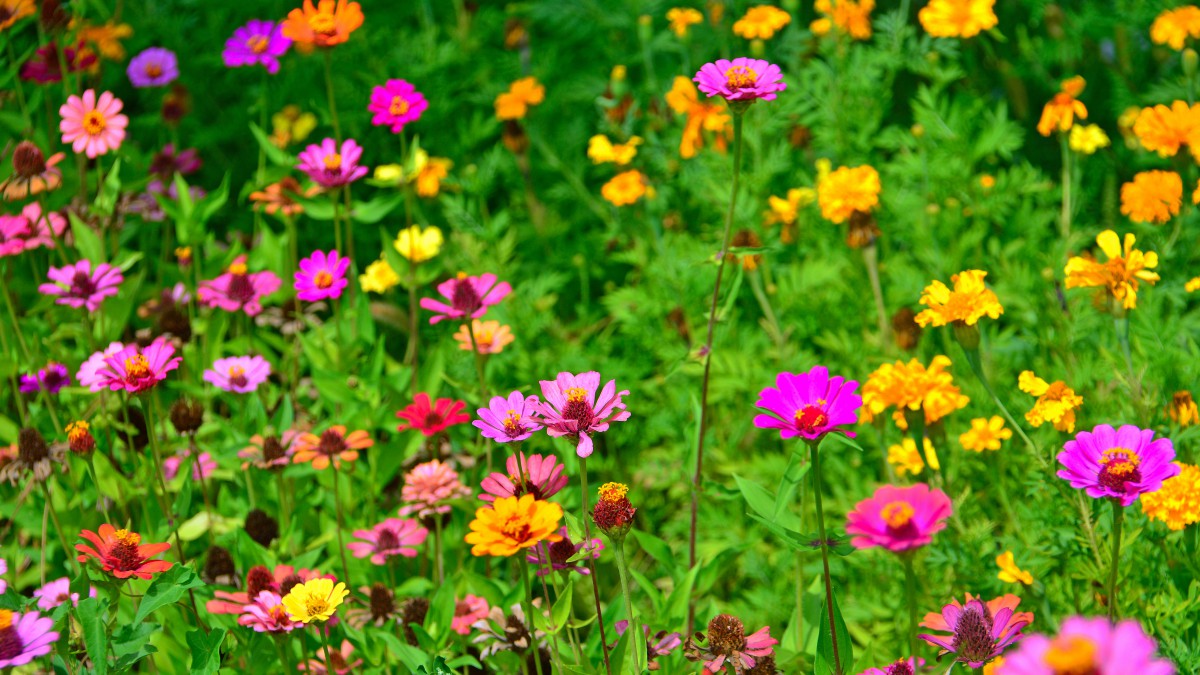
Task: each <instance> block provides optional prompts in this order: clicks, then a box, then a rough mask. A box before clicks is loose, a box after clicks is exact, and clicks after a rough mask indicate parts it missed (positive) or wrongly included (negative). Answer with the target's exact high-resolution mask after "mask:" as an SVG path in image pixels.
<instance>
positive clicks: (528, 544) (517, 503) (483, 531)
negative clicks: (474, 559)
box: [464, 494, 563, 557]
mask: <svg viewBox="0 0 1200 675" xmlns="http://www.w3.org/2000/svg"><path fill="white" fill-rule="evenodd" d="M562 517H563V510H562V507H561V506H559V505H558V504H555V503H554V502H546V501H541V500H539V499H537V498H535V497H534V495H532V494H527V495H522V496H521V497H501V498H499V499H497V500H496V501H494V502H492V506H491V507H489V508H482V509H478V510H477V511H475V520H472V521H471V525H470V527H471V532H470V533H469V534H467V536H466V538H465V539H464V541H466V542H467V543H468V544H471V545H472V547H471V554H472V555H476V556H485V555H491V556H501V557H508V556H511V555H513V554H515V553H517V552H518V551H520V550H521V549H526V548H532V547H534V546H537V545H538V543H540V542H542V541H549V542H555V541H559V540H560V539H562V535H560V534H558V522H559V521H560V520H561V519H562Z"/></svg>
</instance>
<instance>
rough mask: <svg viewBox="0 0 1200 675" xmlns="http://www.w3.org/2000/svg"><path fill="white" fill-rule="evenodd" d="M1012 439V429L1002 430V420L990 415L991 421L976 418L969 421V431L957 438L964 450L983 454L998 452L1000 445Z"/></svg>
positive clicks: (984, 418)
mask: <svg viewBox="0 0 1200 675" xmlns="http://www.w3.org/2000/svg"><path fill="white" fill-rule="evenodd" d="M1010 438H1012V429H1006V428H1004V418H1003V417H1000V416H999V415H992V417H991V419H988V418H986V417H977V418H975V419H973V420H971V430H970V431H967V432H966V433H964V434H962V435H961V436H959V437H958V442H959V443H961V444H962V446H963V449H964V450H972V451H974V452H983V451H984V450H999V449H1000V443H1001V442H1002V441H1007V440H1008V439H1010Z"/></svg>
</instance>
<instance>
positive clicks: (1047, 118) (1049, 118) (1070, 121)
mask: <svg viewBox="0 0 1200 675" xmlns="http://www.w3.org/2000/svg"><path fill="white" fill-rule="evenodd" d="M1086 85H1087V82H1086V81H1085V80H1084V79H1083V78H1082V77H1080V76H1078V75H1076V76H1075V77H1072V78H1071V79H1069V80H1063V83H1062V90H1061V91H1059V93H1057V94H1055V95H1054V98H1052V99H1050V102H1049V103H1047V104H1046V107H1044V108H1042V118H1041V119H1040V120H1038V125H1037V130H1038V133H1039V134H1041V135H1043V136H1049V135H1050V134H1052V133H1054V132H1055V131H1070V130H1071V127H1072V126H1073V125H1074V124H1075V118H1076V117H1078V118H1079V119H1081V120H1083V119H1087V116H1088V112H1087V107H1086V106H1084V105H1083V103H1082V102H1081V101H1078V100H1076V97H1078V96H1079V95H1080V94H1082V93H1083V88H1084V87H1085V86H1086Z"/></svg>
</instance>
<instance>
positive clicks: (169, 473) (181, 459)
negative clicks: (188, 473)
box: [162, 450, 217, 481]
mask: <svg viewBox="0 0 1200 675" xmlns="http://www.w3.org/2000/svg"><path fill="white" fill-rule="evenodd" d="M184 464H190V465H192V480H195V481H199V480H205V479H207V478H208V477H209V476H211V475H212V473H213V472H214V471H216V470H217V462H216V461H215V460H213V458H212V455H210V454H208V453H207V452H202V453H200V457H199V458H198V459H197V460H196V461H195V462H193V461H192V454H191V452H190V451H187V450H185V451H183V452H181V453H179V454H178V455H171V456H170V457H167V458H166V459H164V460H163V462H162V472H163V479H164V480H169V481H170V480H175V477H176V476H178V475H179V469H181V468H183V465H184Z"/></svg>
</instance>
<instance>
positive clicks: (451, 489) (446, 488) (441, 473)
mask: <svg viewBox="0 0 1200 675" xmlns="http://www.w3.org/2000/svg"><path fill="white" fill-rule="evenodd" d="M470 496H471V490H470V488H468V487H467V486H466V485H463V483H462V480H460V479H459V477H458V472H457V471H455V470H454V469H453V468H451V466H450V465H449V464H446V463H444V462H442V461H440V460H437V459H434V460H430V461H428V462H425V463H424V464H418V465H416V466H415V467H413V469H412V471H409V472H408V473H407V474H405V476H404V487H402V488H400V499H401V500H402V501H403V502H404V503H405V504H404V506H403V507H401V509H400V515H402V516H411V515H413V514H416V515H417V516H419V517H421V518H424V517H426V516H432V515H433V514H435V513H449V512H450V505H449V504H447V503H446V502H448V501H450V500H451V499H462V498H465V497H470Z"/></svg>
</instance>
